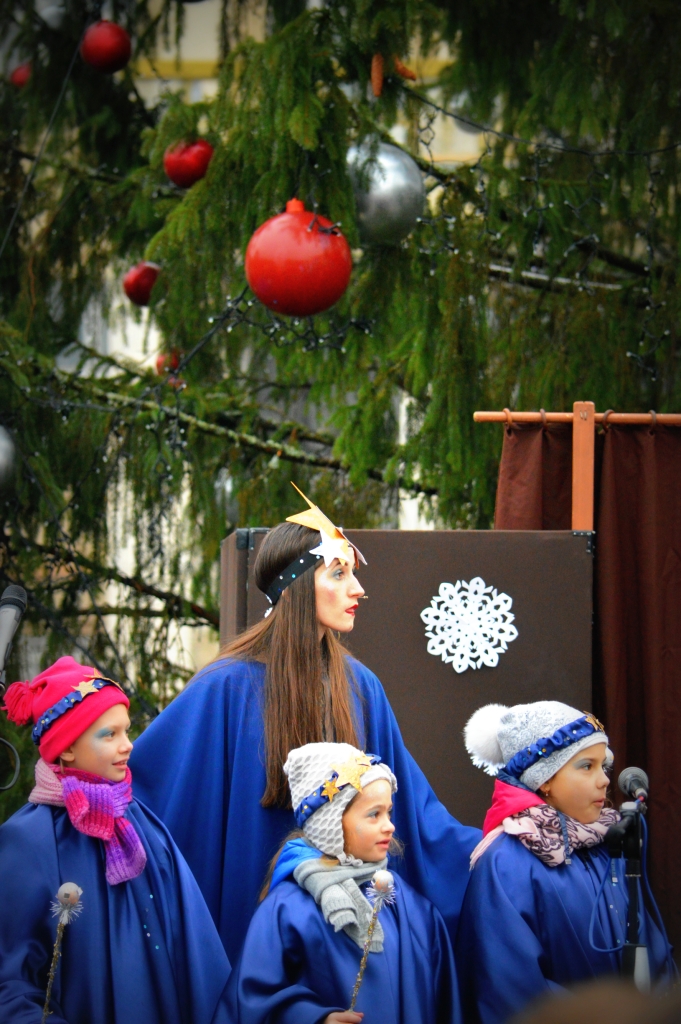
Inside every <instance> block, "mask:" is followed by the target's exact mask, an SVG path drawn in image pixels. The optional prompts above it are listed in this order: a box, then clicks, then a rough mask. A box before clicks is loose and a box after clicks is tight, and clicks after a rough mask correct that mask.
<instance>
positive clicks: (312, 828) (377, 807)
mask: <svg viewBox="0 0 681 1024" xmlns="http://www.w3.org/2000/svg"><path fill="white" fill-rule="evenodd" d="M284 772H285V773H286V776H287V778H288V783H289V788H290V791H291V800H292V804H293V810H294V813H295V817H296V821H297V824H298V826H299V828H298V830H296V832H295V833H293V834H292V835H291V836H290V837H289V839H288V840H287V841H286V842H285V843H284V845H283V846H282V848H281V849H280V850H279V852H278V854H277V855H276V856H275V858H274V860H273V862H272V865H271V868H270V873H269V877H268V879H267V881H266V885H265V890H264V891H263V899H262V902H261V904H260V906H259V908H258V910H257V911H256V913H255V915H254V917H253V919H252V921H251V924H250V927H249V930H248V934H247V937H246V942H245V944H244V948H243V951H242V953H241V957H240V960H239V962H238V964H237V966H236V967H235V969H234V972H233V976H232V980H231V982H230V985H229V1003H230V1007H231V1012H232V1015H233V1017H234V1020H235V1022H238V1024H360V1022H362V1024H455V1022H456V1024H459V1021H460V1015H459V1006H458V994H457V986H456V977H455V972H454V964H453V960H452V953H451V948H450V944H449V939H448V936H447V931H446V929H445V926H444V922H443V920H442V918H441V916H440V914H439V912H438V911H437V910H436V909H435V907H433V906H432V904H431V903H429V902H428V901H427V900H426V899H424V898H423V897H422V896H420V895H419V894H418V893H416V892H415V891H414V890H413V889H412V888H411V886H409V885H408V884H407V883H406V882H404V881H403V880H402V879H400V878H399V877H398V876H396V875H394V876H393V877H394V879H395V889H394V902H393V903H392V904H390V903H389V904H386V905H385V906H384V907H383V909H382V911H381V912H380V914H378V915H377V916H376V924H375V927H374V929H373V933H372V934H371V937H370V936H369V926H370V922H371V918H372V904H371V903H370V902H369V899H368V898H367V895H366V891H367V886H368V885H369V883H370V882H371V880H372V878H373V876H374V874H375V872H376V871H377V870H380V869H384V868H385V867H386V866H387V863H388V853H389V850H390V849H391V847H392V848H393V849H394V848H395V840H394V836H393V833H394V830H395V829H394V825H393V824H392V821H391V811H392V797H393V793H395V792H396V790H397V781H396V779H395V776H394V775H393V773H392V772H391V770H390V768H389V767H388V766H387V765H385V764H382V763H381V761H380V759H379V758H377V757H374V756H372V755H371V754H365V753H364V752H363V751H361V750H358V749H357V748H356V747H353V746H351V745H350V744H348V743H308V744H306V745H305V746H304V747H299V748H298V749H296V750H292V751H291V752H290V754H289V756H288V760H287V761H286V764H285V766H284ZM369 937H370V942H369V944H368V948H369V955H368V959H367V965H366V971H365V973H364V976H363V980H362V984H361V987H360V989H359V993H358V998H357V1004H356V1011H350V1010H349V1009H348V1007H349V1006H350V1004H351V1000H352V994H353V988H354V985H355V981H356V978H357V974H358V970H359V967H360V961H361V959H362V953H363V950H364V948H365V946H366V944H367V942H368V940H369Z"/></svg>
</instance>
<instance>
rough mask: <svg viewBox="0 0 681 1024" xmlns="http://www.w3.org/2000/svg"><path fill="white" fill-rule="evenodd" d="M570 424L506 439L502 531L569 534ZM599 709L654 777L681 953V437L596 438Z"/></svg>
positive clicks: (660, 889)
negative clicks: (530, 530) (537, 531)
mask: <svg viewBox="0 0 681 1024" xmlns="http://www.w3.org/2000/svg"><path fill="white" fill-rule="evenodd" d="M571 433H572V430H571V427H569V426H568V427H567V428H566V429H565V428H556V427H554V426H553V425H549V427H548V428H542V427H541V426H537V427H535V426H534V425H532V426H528V427H522V428H516V427H514V428H513V429H512V430H510V431H509V430H506V431H505V436H504V447H503V453H502V460H501V466H500V470H499V486H498V491H497V508H496V517H495V526H496V528H497V529H506V530H508V529H525V530H528V529H569V528H570V501H571V472H572V452H571V447H572V438H571ZM596 456H597V458H596V492H595V494H596V560H595V565H594V570H595V580H594V588H595V601H594V608H595V629H594V680H593V681H594V710H595V711H596V714H598V715H599V717H602V718H603V719H604V721H605V724H606V727H607V729H608V733H609V736H610V740H611V743H612V746H613V749H614V750H615V753H616V757H617V770H619V769H621V768H623V767H624V766H625V765H628V764H634V765H637V766H638V767H640V768H644V769H645V770H646V771H647V772H648V775H649V776H650V791H651V799H650V810H649V824H650V862H651V863H650V867H651V880H652V884H653V890H654V892H655V895H656V898H657V900H658V903H659V904H660V908H661V910H662V913H663V916H664V918H665V922H666V924H667V928H668V931H669V937H670V940H671V941H672V942H673V943H674V944H675V945H676V946H677V948H678V947H679V946H681V853H680V851H679V848H678V843H679V841H681V429H678V428H674V427H662V426H657V427H656V428H655V429H651V428H650V427H630V426H612V427H610V428H609V429H608V430H607V431H606V432H605V433H604V434H599V435H597V450H596Z"/></svg>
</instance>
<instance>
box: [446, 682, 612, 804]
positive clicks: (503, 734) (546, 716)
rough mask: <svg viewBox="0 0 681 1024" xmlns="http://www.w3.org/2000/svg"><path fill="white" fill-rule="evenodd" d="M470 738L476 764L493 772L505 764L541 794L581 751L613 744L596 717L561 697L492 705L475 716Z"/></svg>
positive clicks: (468, 728) (468, 746)
mask: <svg viewBox="0 0 681 1024" xmlns="http://www.w3.org/2000/svg"><path fill="white" fill-rule="evenodd" d="M464 742H465V744H466V750H467V751H468V753H469V754H470V755H471V758H472V760H473V764H474V765H476V767H478V768H484V769H485V771H486V772H487V774H488V775H497V773H498V772H499V770H500V769H501V768H503V769H504V771H505V772H506V773H507V774H509V775H511V776H512V777H513V778H516V779H518V780H519V781H520V782H522V784H523V785H524V786H527V788H528V789H531V790H533V791H535V792H536V791H537V790H538V789H539V787H540V786H541V785H542V784H543V783H544V782H546V781H547V780H548V779H550V778H552V777H553V776H554V775H555V774H556V772H557V771H558V770H559V769H560V768H562V767H563V765H564V764H567V763H568V761H570V760H571V759H572V758H573V757H574V756H575V754H577V753H578V752H579V751H580V750H584V748H585V747H592V746H594V744H596V743H605V744H606V745H607V743H608V737H607V736H606V735H605V729H604V728H603V726H602V725H601V723H600V722H599V721H598V719H596V718H594V717H593V715H589V714H586V712H584V711H578V710H577V708H572V707H570V705H569V704H561V702H560V701H557V700H538V701H535V703H534V704H516V705H515V707H512V708H507V707H505V706H504V705H503V704H487V705H486V706H485V707H483V708H480V709H479V710H478V711H476V712H475V714H474V715H472V716H471V718H469V720H468V723H467V725H466V727H465V729H464ZM607 753H608V756H609V758H612V753H611V752H610V750H608V752H607Z"/></svg>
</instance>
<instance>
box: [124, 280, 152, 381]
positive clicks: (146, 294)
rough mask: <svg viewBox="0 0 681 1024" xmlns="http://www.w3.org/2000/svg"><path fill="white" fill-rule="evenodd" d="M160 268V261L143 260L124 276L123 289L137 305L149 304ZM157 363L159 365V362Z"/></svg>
mask: <svg viewBox="0 0 681 1024" xmlns="http://www.w3.org/2000/svg"><path fill="white" fill-rule="evenodd" d="M160 270H161V268H160V267H159V265H158V263H149V262H148V261H147V260H143V261H142V263H138V264H137V265H136V266H134V267H131V268H130V270H129V271H128V272H127V274H126V275H125V277H124V278H123V290H124V292H125V294H126V295H127V296H128V298H129V299H130V301H131V302H134V303H135V305H136V306H148V305H149V299H150V298H151V289H152V288H153V287H154V285H155V284H156V278H157V277H158V275H159V272H160ZM156 365H157V367H158V363H157V364H156Z"/></svg>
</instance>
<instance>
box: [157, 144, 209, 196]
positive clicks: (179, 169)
mask: <svg viewBox="0 0 681 1024" xmlns="http://www.w3.org/2000/svg"><path fill="white" fill-rule="evenodd" d="M213 152H214V150H213V147H212V146H211V144H210V142H206V140H205V139H197V140H196V142H179V143H178V144H177V145H176V146H168V148H167V150H166V151H165V155H164V157H163V170H164V171H165V172H166V174H167V175H168V177H169V178H170V180H171V181H172V182H173V184H175V185H179V187H180V188H191V187H192V185H194V184H195V182H197V181H200V180H201V178H203V177H204V176H205V173H206V171H207V170H208V164H209V163H210V162H211V159H212V157H213Z"/></svg>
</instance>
